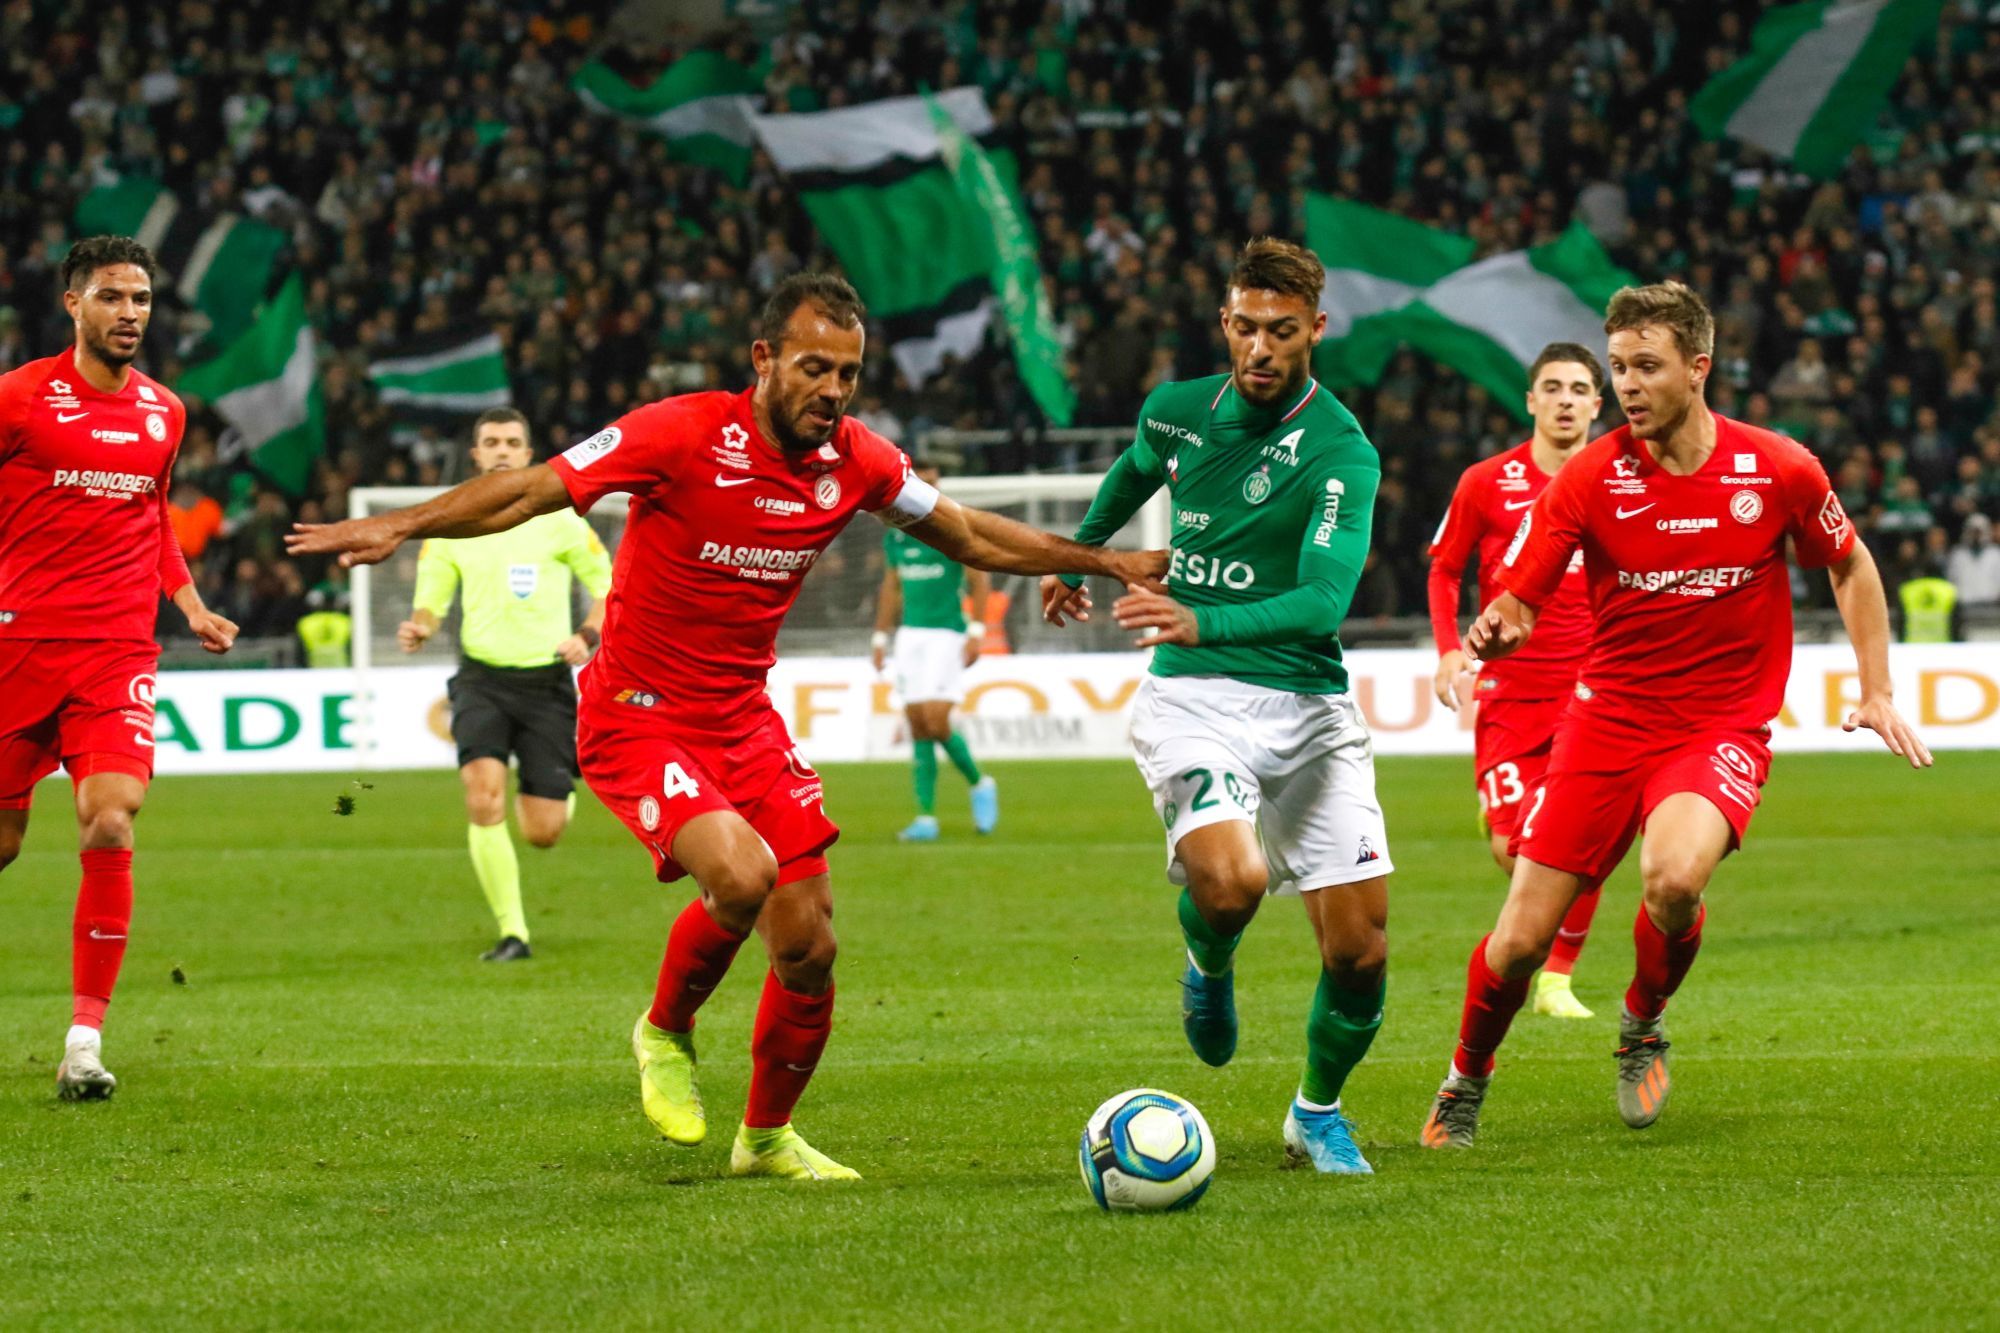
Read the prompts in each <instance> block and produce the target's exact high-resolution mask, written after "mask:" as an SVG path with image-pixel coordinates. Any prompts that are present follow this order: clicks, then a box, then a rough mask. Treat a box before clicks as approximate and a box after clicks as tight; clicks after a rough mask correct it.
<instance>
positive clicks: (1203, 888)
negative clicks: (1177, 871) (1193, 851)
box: [1187, 856, 1271, 929]
mask: <svg viewBox="0 0 2000 1333" xmlns="http://www.w3.org/2000/svg"><path fill="white" fill-rule="evenodd" d="M1187 872H1188V888H1189V889H1190V890H1192V891H1193V893H1194V900H1195V903H1196V905H1197V906H1199V907H1200V908H1201V909H1202V913H1203V915H1205V916H1208V917H1210V919H1211V924H1215V925H1226V924H1228V922H1233V921H1235V920H1236V919H1237V918H1241V919H1242V920H1243V921H1248V920H1249V918H1250V917H1252V916H1255V915H1256V913H1257V908H1258V906H1259V904H1261V903H1262V902H1263V901H1264V889H1265V887H1266V885H1268V884H1269V883H1270V878H1271V872H1270V870H1269V869H1268V868H1267V867H1266V866H1265V865H1264V863H1263V861H1262V860H1261V859H1259V858H1257V857H1253V856H1231V857H1216V858H1210V859H1208V860H1205V861H1202V862H1201V863H1199V864H1196V865H1190V866H1189V867H1188V868H1187ZM1215 917H1223V918H1227V919H1228V920H1227V921H1223V922H1219V921H1215V920H1214V918H1215ZM1236 928H1239V929H1240V926H1238V927H1236Z"/></svg>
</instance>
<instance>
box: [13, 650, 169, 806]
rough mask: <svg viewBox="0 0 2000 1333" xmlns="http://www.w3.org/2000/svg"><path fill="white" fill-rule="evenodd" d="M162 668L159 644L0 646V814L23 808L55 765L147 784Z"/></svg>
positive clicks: (75, 773) (76, 773) (78, 773)
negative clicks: (155, 699) (155, 692)
mask: <svg viewBox="0 0 2000 1333" xmlns="http://www.w3.org/2000/svg"><path fill="white" fill-rule="evenodd" d="M159 665H160V646H159V645H158V644H156V643H134V642H131V641H129V640H123V639H14V640H4V641H0V810H26V809H27V808H28V804H29V802H30V801H31V800H32V799H33V796H34V790H35V784H36V783H37V782H40V781H41V780H42V779H43V778H45V777H47V776H48V775H49V774H51V773H53V772H55V771H56V766H57V765H58V764H60V765H61V766H62V767H64V768H66V769H68V770H69V775H70V777H72V778H75V779H82V778H87V777H89V776H90V775H91V774H93V773H128V774H130V775H131V776H133V777H135V778H138V779H139V780H140V781H141V782H144V781H148V780H150V779H151V778H152V776H153V690H154V687H155V684H156V680H157V677H156V675H155V673H156V672H157V670H158V668H159Z"/></svg>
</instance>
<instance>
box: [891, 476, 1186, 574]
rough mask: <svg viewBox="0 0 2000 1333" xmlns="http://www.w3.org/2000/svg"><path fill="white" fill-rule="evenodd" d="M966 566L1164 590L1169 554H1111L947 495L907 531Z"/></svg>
mask: <svg viewBox="0 0 2000 1333" xmlns="http://www.w3.org/2000/svg"><path fill="white" fill-rule="evenodd" d="M904 531H905V532H907V533H909V534H910V535H911V536H912V537H915V538H916V539H917V540H918V541H920V542H922V543H924V544H925V545H926V546H930V547H934V548H935V549H937V550H940V551H942V552H944V553H945V554H946V555H948V556H950V557H951V558H952V559H954V560H956V561H958V563H960V564H961V565H966V566H969V567H970V568H973V569H983V570H986V571H987V572H988V573H991V574H1102V575H1103V576H1104V577H1106V578H1113V579H1117V580H1118V581H1119V582H1121V583H1136V584H1139V585H1141V586H1143V587H1150V588H1153V589H1154V590H1156V591H1157V590H1158V589H1159V588H1160V587H1161V586H1162V584H1161V583H1160V578H1161V576H1162V575H1164V574H1165V573H1166V572H1167V553H1166V552H1165V551H1107V550H1105V549H1104V548H1102V547H1099V546H1086V545H1084V544H1082V543H1081V542H1073V541H1070V540H1069V539H1068V538H1066V537H1058V536H1056V535H1055V534H1054V533H1052V532H1043V531H1042V530H1041V529H1040V528H1031V527H1029V526H1028V525H1027V524H1025V523H1016V522H1015V521H1014V520H1013V519H1011V518H1003V517H1001V516H1000V515H999V514H992V513H988V512H987V511H986V510H984V509H970V508H967V507H966V506H964V505H961V504H958V503H957V502H955V501H953V500H952V499H950V498H949V497H947V496H940V497H939V498H938V502H937V507H936V508H935V509H933V510H931V512H930V514H929V516H928V517H926V518H923V519H920V520H918V521H917V522H915V523H912V524H911V525H910V526H909V527H907V528H905V529H904Z"/></svg>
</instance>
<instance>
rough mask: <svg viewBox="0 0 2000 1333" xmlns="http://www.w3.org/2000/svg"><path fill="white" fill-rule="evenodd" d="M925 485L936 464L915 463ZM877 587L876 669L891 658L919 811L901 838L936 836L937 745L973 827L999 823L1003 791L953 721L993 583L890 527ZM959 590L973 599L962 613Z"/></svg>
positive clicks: (934, 476) (934, 479)
mask: <svg viewBox="0 0 2000 1333" xmlns="http://www.w3.org/2000/svg"><path fill="white" fill-rule="evenodd" d="M913 470H914V471H915V472H916V474H917V476H919V477H921V478H923V480H924V481H926V482H928V483H929V484H930V485H932V486H935V485H937V483H938V477H939V471H938V468H937V465H936V464H934V463H919V464H917V465H916V467H915V468H914V469H913ZM882 556H883V560H882V592H881V595H880V596H879V597H878V598H877V599H876V602H875V643H874V660H875V669H876V670H877V671H880V670H882V669H883V667H884V665H885V664H886V662H887V660H888V659H889V658H890V657H891V656H892V643H891V639H890V631H892V630H893V631H894V632H895V638H894V641H893V657H894V660H895V664H896V693H897V694H898V695H899V696H901V698H902V700H903V716H904V719H905V720H906V721H907V722H908V723H909V727H910V757H911V761H912V763H913V765H914V770H915V783H916V791H917V817H916V818H915V819H914V820H912V821H911V822H910V826H909V827H908V828H906V829H904V830H903V831H902V832H901V833H899V834H897V835H896V836H897V837H898V838H899V839H900V840H902V841H903V842H936V841H937V837H938V822H937V809H936V807H937V779H938V761H937V752H938V747H939V746H940V745H942V746H943V747H944V752H945V755H946V757H948V758H949V759H950V760H951V764H952V767H953V768H956V769H957V770H958V771H959V772H960V773H962V774H964V775H965V780H966V782H967V783H969V784H970V785H971V789H972V790H971V797H972V826H973V827H974V828H975V829H978V830H979V831H980V832H981V833H991V832H992V831H993V830H994V829H995V828H996V827H997V826H998V825H999V823H1000V789H999V788H998V787H997V786H995V785H994V782H993V775H992V774H990V773H988V774H984V775H982V774H981V773H980V771H979V765H978V764H977V763H975V762H973V758H972V748H971V747H970V746H968V745H967V744H966V743H965V737H964V735H963V734H961V733H960V732H959V731H958V730H957V728H955V727H953V726H952V725H951V710H952V708H953V707H954V706H956V705H957V704H958V702H959V701H960V700H962V699H964V698H965V686H964V684H963V678H964V675H965V669H966V668H967V667H969V666H971V665H972V664H973V663H974V662H977V661H978V660H979V647H980V644H981V642H982V641H983V640H984V639H985V637H986V598H987V596H988V595H989V594H990V593H991V592H992V591H993V583H992V580H991V579H990V578H988V577H987V575H986V572H985V571H984V570H979V569H967V568H965V567H964V566H963V565H961V564H959V563H958V562H957V561H955V560H953V559H952V558H951V557H950V556H947V555H944V554H943V553H941V552H938V551H934V550H932V549H931V548H930V547H928V546H926V545H924V544H923V543H922V542H920V541H917V540H916V539H915V538H913V537H908V536H905V535H904V534H903V533H902V532H900V531H898V530H897V529H895V528H890V529H888V530H887V531H886V532H885V533H884V534H883V537H882ZM961 591H962V593H963V596H965V597H970V598H971V600H972V619H970V620H967V619H966V616H965V604H964V601H963V600H962V599H961Z"/></svg>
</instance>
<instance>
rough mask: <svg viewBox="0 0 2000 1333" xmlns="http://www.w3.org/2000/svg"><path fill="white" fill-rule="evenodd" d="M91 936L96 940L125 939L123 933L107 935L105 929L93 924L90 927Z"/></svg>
mask: <svg viewBox="0 0 2000 1333" xmlns="http://www.w3.org/2000/svg"><path fill="white" fill-rule="evenodd" d="M90 938H92V939H94V940H122V939H124V938H125V937H124V936H123V935H106V934H105V933H104V932H103V931H101V930H99V929H98V928H97V927H96V926H92V927H91V928H90Z"/></svg>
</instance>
